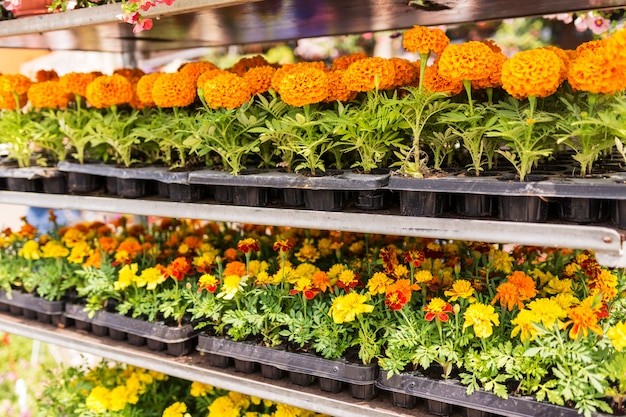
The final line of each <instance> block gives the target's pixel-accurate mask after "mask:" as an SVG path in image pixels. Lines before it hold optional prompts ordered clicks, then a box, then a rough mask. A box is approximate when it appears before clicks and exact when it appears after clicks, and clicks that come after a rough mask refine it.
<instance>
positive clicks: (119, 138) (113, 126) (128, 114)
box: [84, 106, 141, 167]
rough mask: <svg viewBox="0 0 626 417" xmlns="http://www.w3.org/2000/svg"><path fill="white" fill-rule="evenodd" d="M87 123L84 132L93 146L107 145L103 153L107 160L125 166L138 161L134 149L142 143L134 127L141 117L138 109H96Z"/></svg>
mask: <svg viewBox="0 0 626 417" xmlns="http://www.w3.org/2000/svg"><path fill="white" fill-rule="evenodd" d="M90 116H91V117H90V119H89V121H88V122H87V124H86V125H85V129H84V133H85V136H86V137H87V138H88V139H89V142H90V145H91V147H93V148H95V147H102V146H103V145H107V146H108V148H106V153H105V154H103V155H102V157H103V158H104V161H105V162H106V161H107V160H108V159H109V158H110V159H112V160H113V161H115V162H116V163H118V164H120V165H123V166H125V167H129V166H131V165H132V164H133V163H135V162H138V160H137V159H136V158H134V157H133V156H134V155H133V151H137V150H138V145H139V144H140V143H141V140H140V138H139V136H137V134H136V132H134V131H133V127H134V125H135V123H136V121H137V118H138V117H139V112H138V111H137V110H119V109H117V108H116V107H115V106H113V107H111V109H107V110H105V111H94V112H92V113H91V115H90Z"/></svg>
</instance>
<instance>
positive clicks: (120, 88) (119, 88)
mask: <svg viewBox="0 0 626 417" xmlns="http://www.w3.org/2000/svg"><path fill="white" fill-rule="evenodd" d="M86 97H87V101H89V103H90V104H91V105H92V106H93V107H96V108H98V109H103V108H106V107H111V106H116V105H120V104H126V103H128V102H130V101H131V99H132V98H133V87H132V84H131V83H130V81H128V79H127V78H126V77H123V76H121V75H119V74H113V75H110V76H108V75H103V76H101V77H98V78H96V79H95V80H93V81H92V82H90V83H89V85H88V86H87V91H86Z"/></svg>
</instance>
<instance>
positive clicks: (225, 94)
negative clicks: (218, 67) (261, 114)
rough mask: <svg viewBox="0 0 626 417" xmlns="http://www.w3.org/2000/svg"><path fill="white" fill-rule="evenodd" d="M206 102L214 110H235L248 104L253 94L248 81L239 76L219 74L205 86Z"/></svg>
mask: <svg viewBox="0 0 626 417" xmlns="http://www.w3.org/2000/svg"><path fill="white" fill-rule="evenodd" d="M203 92H204V100H205V101H206V103H207V105H208V106H209V107H211V108H212V109H218V108H225V109H235V108H237V107H240V106H241V105H243V104H244V103H246V102H248V101H249V100H250V98H251V97H252V92H251V90H250V87H249V86H248V83H247V82H246V80H244V79H243V78H242V77H240V76H238V75H237V74H232V73H224V74H219V75H217V76H216V77H214V78H213V79H211V80H209V81H207V82H206V83H205V84H204V86H203Z"/></svg>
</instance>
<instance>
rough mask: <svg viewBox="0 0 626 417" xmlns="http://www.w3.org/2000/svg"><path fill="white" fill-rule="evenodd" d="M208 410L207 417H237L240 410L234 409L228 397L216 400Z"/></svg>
mask: <svg viewBox="0 0 626 417" xmlns="http://www.w3.org/2000/svg"><path fill="white" fill-rule="evenodd" d="M208 408H209V415H208V417H239V413H240V409H239V408H238V407H235V404H234V403H233V401H232V400H231V399H230V398H229V397H228V395H224V396H222V397H218V398H216V399H215V400H214V401H213V402H212V403H211V405H209V407H208Z"/></svg>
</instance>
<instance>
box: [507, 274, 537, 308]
mask: <svg viewBox="0 0 626 417" xmlns="http://www.w3.org/2000/svg"><path fill="white" fill-rule="evenodd" d="M507 279H508V281H509V282H510V283H511V284H513V285H515V286H516V287H517V289H518V291H519V295H520V298H521V299H522V300H523V301H528V300H530V299H531V298H533V297H535V296H536V295H537V288H536V284H535V280H534V279H533V278H532V277H531V276H529V275H526V274H525V273H524V272H522V271H513V273H512V274H511V275H509V276H507Z"/></svg>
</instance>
